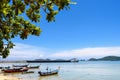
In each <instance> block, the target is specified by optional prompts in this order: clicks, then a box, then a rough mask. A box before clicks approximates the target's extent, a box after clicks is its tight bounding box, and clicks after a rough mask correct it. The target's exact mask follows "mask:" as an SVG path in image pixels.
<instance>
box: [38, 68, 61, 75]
mask: <svg viewBox="0 0 120 80" xmlns="http://www.w3.org/2000/svg"><path fill="white" fill-rule="evenodd" d="M58 72H59V70H58V69H56V70H53V71H47V72H41V71H39V72H38V73H39V75H40V76H49V75H55V74H58Z"/></svg>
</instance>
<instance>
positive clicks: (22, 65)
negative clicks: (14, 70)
mask: <svg viewBox="0 0 120 80" xmlns="http://www.w3.org/2000/svg"><path fill="white" fill-rule="evenodd" d="M13 67H28V64H26V65H13Z"/></svg>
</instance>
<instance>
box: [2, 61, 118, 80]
mask: <svg viewBox="0 0 120 80" xmlns="http://www.w3.org/2000/svg"><path fill="white" fill-rule="evenodd" d="M12 64H22V63H0V66H7V65H9V66H11V65H12ZM23 64H25V63H23ZM40 64H41V66H40V68H39V69H31V70H30V71H35V73H29V74H22V73H14V74H11V73H4V75H7V76H14V77H19V78H22V80H120V61H81V62H79V63H30V65H40ZM59 66H60V71H59V74H58V75H52V76H45V77H42V76H39V74H38V71H39V70H42V71H46V67H49V69H51V70H54V69H57V68H58V67H59ZM1 74H3V73H1Z"/></svg>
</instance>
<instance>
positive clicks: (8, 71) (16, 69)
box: [2, 67, 28, 73]
mask: <svg viewBox="0 0 120 80" xmlns="http://www.w3.org/2000/svg"><path fill="white" fill-rule="evenodd" d="M2 71H4V72H6V73H14V72H24V71H28V68H27V67H24V68H13V69H3V70H2Z"/></svg>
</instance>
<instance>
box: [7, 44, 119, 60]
mask: <svg viewBox="0 0 120 80" xmlns="http://www.w3.org/2000/svg"><path fill="white" fill-rule="evenodd" d="M108 55H115V56H120V47H89V48H81V49H74V50H65V51H58V52H57V51H56V52H53V50H50V49H46V48H42V47H37V46H31V45H26V44H21V43H16V46H15V47H14V48H13V49H12V50H11V53H10V55H9V57H8V58H7V60H23V59H38V58H50V59H63V58H67V59H70V58H74V57H76V58H79V59H88V58H91V57H95V58H99V57H104V56H108Z"/></svg>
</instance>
